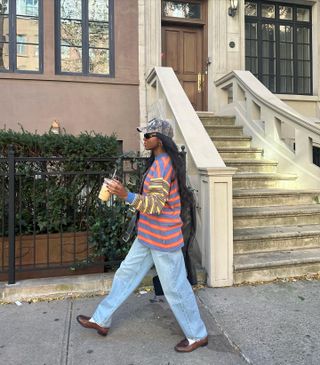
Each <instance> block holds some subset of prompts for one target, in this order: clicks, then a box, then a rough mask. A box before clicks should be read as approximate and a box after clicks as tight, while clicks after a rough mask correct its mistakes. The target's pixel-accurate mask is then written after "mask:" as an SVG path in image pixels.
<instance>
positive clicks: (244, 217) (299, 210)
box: [233, 204, 320, 229]
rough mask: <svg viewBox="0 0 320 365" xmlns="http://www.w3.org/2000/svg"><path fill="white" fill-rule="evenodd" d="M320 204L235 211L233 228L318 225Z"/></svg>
mask: <svg viewBox="0 0 320 365" xmlns="http://www.w3.org/2000/svg"><path fill="white" fill-rule="evenodd" d="M319 222H320V204H312V205H291V206H287V205H284V206H276V207H274V206H271V207H270V206H269V207H268V206H264V207H246V208H234V209H233V228H234V229H237V228H254V227H270V226H271V227H272V226H273V227H278V226H280V227H282V226H290V225H293V226H294V225H304V224H307V225H309V224H318V223H319Z"/></svg>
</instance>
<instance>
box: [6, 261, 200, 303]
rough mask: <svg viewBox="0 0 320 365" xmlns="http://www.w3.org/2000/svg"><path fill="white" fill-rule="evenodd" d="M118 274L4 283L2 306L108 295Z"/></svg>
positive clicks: (151, 273) (152, 273)
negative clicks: (24, 302) (18, 302)
mask: <svg viewBox="0 0 320 365" xmlns="http://www.w3.org/2000/svg"><path fill="white" fill-rule="evenodd" d="M114 274H115V273H114V272H110V273H100V274H86V275H72V276H60V277H50V278H41V279H26V280H21V281H17V283H16V284H13V285H8V284H7V283H5V282H0V303H14V302H15V301H32V300H50V299H51V300H52V299H63V298H70V297H88V296H95V295H105V294H106V293H108V292H109V291H110V289H111V285H112V280H113V277H114ZM155 275H156V271H155V270H154V269H151V270H150V271H149V273H148V274H147V275H146V276H145V277H144V279H143V280H142V282H141V283H140V285H139V288H143V287H151V286H152V285H153V284H152V278H153V276H155ZM197 280H198V284H199V285H205V284H206V282H207V274H206V272H205V269H203V268H197Z"/></svg>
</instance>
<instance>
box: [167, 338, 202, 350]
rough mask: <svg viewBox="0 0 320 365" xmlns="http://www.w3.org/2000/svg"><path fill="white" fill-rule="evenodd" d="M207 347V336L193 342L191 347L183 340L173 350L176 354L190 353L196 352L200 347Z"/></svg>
mask: <svg viewBox="0 0 320 365" xmlns="http://www.w3.org/2000/svg"><path fill="white" fill-rule="evenodd" d="M207 345H208V336H206V337H204V338H202V339H201V340H199V341H196V342H194V343H193V344H191V345H190V344H189V341H188V340H187V339H186V338H185V339H184V340H182V341H181V342H179V343H178V344H177V345H176V346H175V348H174V349H175V350H176V351H178V352H191V351H194V350H196V349H197V348H198V347H201V346H202V347H203V346H207Z"/></svg>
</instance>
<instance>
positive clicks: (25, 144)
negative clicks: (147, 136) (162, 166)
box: [0, 130, 141, 260]
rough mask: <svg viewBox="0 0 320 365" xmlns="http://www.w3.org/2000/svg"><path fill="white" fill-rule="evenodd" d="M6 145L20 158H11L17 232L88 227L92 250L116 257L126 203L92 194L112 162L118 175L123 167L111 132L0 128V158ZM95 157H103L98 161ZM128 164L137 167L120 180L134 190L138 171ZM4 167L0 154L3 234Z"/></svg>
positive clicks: (124, 247)
mask: <svg viewBox="0 0 320 365" xmlns="http://www.w3.org/2000/svg"><path fill="white" fill-rule="evenodd" d="M9 145H12V146H13V148H14V152H15V156H16V157H20V158H21V160H19V159H18V160H17V161H16V174H17V176H16V180H15V189H16V208H15V209H16V227H15V232H16V234H17V235H26V234H39V233H58V232H73V231H86V230H88V231H89V240H90V245H92V246H94V247H95V255H101V254H104V255H106V257H107V259H108V260H121V259H122V258H123V257H124V256H125V255H126V253H127V251H128V249H129V247H130V244H131V242H129V243H128V244H124V242H123V241H122V240H121V235H122V233H123V231H124V229H125V228H126V212H127V206H126V205H125V204H124V203H123V202H122V201H120V200H117V199H116V200H114V202H113V204H112V206H111V205H110V203H107V204H106V203H101V202H100V201H99V199H98V194H99V190H100V187H101V184H102V181H103V177H104V176H111V174H112V172H113V170H114V168H115V167H117V169H118V171H119V172H118V175H120V176H121V175H122V172H123V171H122V169H123V158H124V157H125V156H122V155H120V154H119V151H118V141H117V139H116V137H115V136H114V135H112V136H103V135H101V134H94V133H82V134H80V135H79V136H73V135H68V134H62V135H55V134H53V133H47V134H44V135H38V134H32V133H30V132H26V131H24V130H22V131H21V132H14V131H12V130H0V158H1V157H2V158H6V157H7V154H8V149H9ZM22 157H43V158H44V157H45V158H47V159H38V160H37V161H34V160H30V159H29V160H27V159H25V160H23V159H22ZM57 158H63V159H57ZM101 158H104V160H103V161H99V159H101ZM133 159H134V157H133ZM134 163H135V164H136V165H137V164H138V172H137V173H133V174H131V175H130V179H126V185H127V186H128V187H129V188H130V189H132V190H133V191H137V186H139V184H140V183H139V181H140V175H141V172H140V170H139V162H138V163H137V161H134ZM7 169H8V167H7V164H6V162H5V160H4V159H2V160H1V159H0V174H2V176H1V175H0V186H2V188H3V189H2V190H3V192H2V193H1V194H0V230H1V232H2V235H5V236H6V235H7V234H8V231H7V229H8V228H7V221H8V178H7V176H5V175H6V174H7V172H8V171H7ZM0 234H1V233H0Z"/></svg>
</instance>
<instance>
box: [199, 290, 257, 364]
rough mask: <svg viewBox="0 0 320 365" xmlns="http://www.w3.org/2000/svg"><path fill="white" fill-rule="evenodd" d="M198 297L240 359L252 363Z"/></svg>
mask: <svg viewBox="0 0 320 365" xmlns="http://www.w3.org/2000/svg"><path fill="white" fill-rule="evenodd" d="M198 299H199V301H200V302H201V304H202V305H203V306H204V308H205V309H206V310H207V312H208V313H209V315H210V317H211V318H212V320H213V322H214V323H215V324H216V326H217V327H218V328H219V330H220V331H221V333H222V334H223V336H225V338H226V339H227V340H228V342H229V344H230V345H231V347H232V348H233V349H234V350H236V351H237V352H238V353H239V355H240V356H241V357H242V359H243V360H244V361H245V362H247V363H248V364H249V365H254V364H253V362H252V361H251V360H250V359H249V358H248V357H247V356H246V354H245V353H244V352H243V351H242V350H241V348H240V346H238V345H237V344H236V343H235V342H234V341H232V339H231V338H230V336H229V334H228V333H227V332H226V331H225V330H224V329H223V327H222V326H221V325H220V323H219V322H218V321H217V320H216V318H215V317H214V316H213V314H212V313H211V311H210V308H209V307H208V306H207V305H206V304H205V302H204V301H203V300H202V299H201V298H200V296H199V295H198Z"/></svg>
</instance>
